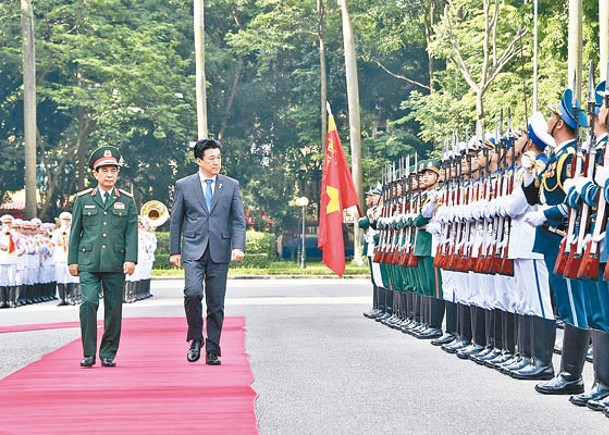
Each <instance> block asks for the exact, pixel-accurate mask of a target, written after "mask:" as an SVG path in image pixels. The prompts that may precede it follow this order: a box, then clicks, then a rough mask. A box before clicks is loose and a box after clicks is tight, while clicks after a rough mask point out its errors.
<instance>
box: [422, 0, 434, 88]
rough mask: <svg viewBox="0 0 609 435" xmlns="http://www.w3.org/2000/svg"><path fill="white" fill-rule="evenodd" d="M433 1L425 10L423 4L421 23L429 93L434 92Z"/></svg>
mask: <svg viewBox="0 0 609 435" xmlns="http://www.w3.org/2000/svg"><path fill="white" fill-rule="evenodd" d="M434 10H435V8H434V2H433V1H432V2H431V3H430V5H429V10H425V5H424V4H423V10H422V13H423V16H424V18H423V24H424V26H425V50H426V51H427V73H428V74H429V93H431V94H433V93H434V72H435V65H434V58H433V53H432V51H431V32H432V30H431V29H433V14H434Z"/></svg>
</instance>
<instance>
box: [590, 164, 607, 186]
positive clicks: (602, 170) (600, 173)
mask: <svg viewBox="0 0 609 435" xmlns="http://www.w3.org/2000/svg"><path fill="white" fill-rule="evenodd" d="M608 178H609V168H606V167H604V166H597V167H596V172H595V174H594V182H595V183H596V184H598V185H599V186H601V187H603V188H604V187H605V183H607V179H608Z"/></svg>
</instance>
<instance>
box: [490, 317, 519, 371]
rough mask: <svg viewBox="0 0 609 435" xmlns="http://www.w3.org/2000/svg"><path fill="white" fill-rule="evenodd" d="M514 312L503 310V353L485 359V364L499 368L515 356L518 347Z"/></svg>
mask: <svg viewBox="0 0 609 435" xmlns="http://www.w3.org/2000/svg"><path fill="white" fill-rule="evenodd" d="M514 322H515V320H514V313H510V312H507V311H501V331H502V337H501V341H502V343H503V346H502V349H501V354H499V355H498V356H497V357H495V358H493V359H492V360H487V361H485V364H486V365H487V366H489V367H492V368H494V369H498V368H499V367H501V365H502V364H504V363H505V362H506V361H508V360H510V359H511V358H512V357H513V356H514V350H515V348H516V337H515V336H514Z"/></svg>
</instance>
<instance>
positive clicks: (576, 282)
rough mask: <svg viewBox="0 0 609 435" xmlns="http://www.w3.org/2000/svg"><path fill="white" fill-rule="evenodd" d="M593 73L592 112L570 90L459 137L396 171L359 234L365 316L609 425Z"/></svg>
mask: <svg viewBox="0 0 609 435" xmlns="http://www.w3.org/2000/svg"><path fill="white" fill-rule="evenodd" d="M590 77H591V79H590V82H591V83H589V85H588V92H587V100H588V101H587V107H585V108H584V107H582V106H581V105H580V103H579V101H578V100H577V99H576V97H575V96H574V93H573V92H572V90H571V89H566V90H565V91H564V92H563V94H562V98H561V100H560V101H559V103H558V104H557V105H556V106H555V107H550V111H551V115H550V117H549V119H547V120H546V119H544V116H543V115H542V114H541V113H539V112H537V113H534V114H533V115H532V116H531V117H530V118H529V119H528V122H527V125H526V127H524V128H522V129H521V130H520V131H518V132H517V131H515V130H514V129H513V128H512V125H511V124H512V121H511V116H510V114H509V113H508V116H507V118H508V119H507V129H506V131H505V132H502V131H501V130H503V127H504V126H503V125H502V124H503V121H500V122H497V120H496V121H495V128H494V134H489V133H484V132H483V130H484V128H483V127H482V128H477V130H478V131H476V132H475V134H474V135H473V136H472V137H467V136H468V134H467V133H466V137H465V140H464V141H459V138H458V137H457V135H456V134H455V137H454V138H453V140H447V142H446V143H445V145H444V147H443V150H442V161H441V162H438V161H435V160H424V161H416V156H415V158H414V160H415V164H414V165H412V164H411V163H412V162H411V161H410V160H411V158H410V157H406V158H403V159H401V160H400V161H399V162H397V163H393V164H392V165H391V166H390V167H389V168H387V170H385V171H383V172H384V173H383V174H382V183H380V184H379V185H378V186H376V187H373V188H372V189H370V191H368V192H367V197H366V205H367V207H368V210H367V216H366V217H364V218H362V219H361V220H360V222H359V226H360V228H361V229H362V230H363V231H364V233H365V242H366V245H365V246H366V248H365V253H366V254H367V256H368V259H369V263H370V268H371V277H372V283H373V307H372V309H371V310H370V311H368V312H366V313H364V315H365V316H366V317H368V318H370V319H374V320H376V321H377V322H379V323H382V324H384V325H387V326H389V327H391V328H394V329H397V330H401V331H402V332H404V333H406V334H410V335H412V336H414V337H416V338H419V339H429V340H431V344H433V345H434V346H438V347H439V348H441V349H442V350H443V351H445V352H448V353H451V354H455V355H456V356H457V357H458V358H461V359H464V360H471V361H473V362H475V363H477V364H479V365H481V366H484V367H489V368H493V369H495V370H497V371H499V372H501V373H503V374H505V375H507V376H511V377H512V378H514V379H528V380H538V381H540V382H539V383H538V384H537V385H536V386H535V389H536V391H538V392H539V393H541V394H561V395H569V396H570V398H569V400H570V402H571V403H573V404H575V405H577V406H587V407H588V408H591V409H594V410H597V411H603V412H604V413H605V415H607V416H608V417H609V282H608V280H609V267H608V266H607V236H606V234H607V233H606V224H607V206H606V204H607V201H608V200H609V182H608V181H607V180H608V179H609V163H608V161H609V153H605V148H606V144H607V121H608V117H607V114H608V111H609V109H608V107H609V92H608V89H607V83H606V82H605V81H604V82H602V83H600V84H599V85H598V86H596V88H595V87H594V85H593V84H592V80H593V77H594V75H593V69H592V66H591V67H590ZM557 324H558V325H559V326H561V327H564V339H563V342H562V349H558V351H561V352H562V356H561V363H560V367H558V368H556V367H554V366H553V364H552V355H553V353H554V351H555V340H556V328H557ZM443 326H444V330H442V327H443ZM558 347H559V348H560V346H558ZM590 348H591V349H592V351H591V352H590V351H589V349H590ZM559 353H560V352H559ZM586 359H588V360H590V361H592V364H593V369H594V370H593V371H594V379H590V380H588V379H587V380H586V383H584V379H583V378H582V369H583V366H584V363H585V361H586ZM586 387H587V388H586Z"/></svg>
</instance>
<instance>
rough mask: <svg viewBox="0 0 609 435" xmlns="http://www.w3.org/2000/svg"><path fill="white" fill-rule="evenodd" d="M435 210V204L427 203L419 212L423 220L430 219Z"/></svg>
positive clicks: (432, 202)
mask: <svg viewBox="0 0 609 435" xmlns="http://www.w3.org/2000/svg"><path fill="white" fill-rule="evenodd" d="M435 210H436V203H435V202H434V201H429V202H428V203H427V204H425V205H424V206H423V209H422V210H421V214H422V215H423V217H424V218H430V217H432V216H433V214H434V211H435Z"/></svg>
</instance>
